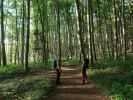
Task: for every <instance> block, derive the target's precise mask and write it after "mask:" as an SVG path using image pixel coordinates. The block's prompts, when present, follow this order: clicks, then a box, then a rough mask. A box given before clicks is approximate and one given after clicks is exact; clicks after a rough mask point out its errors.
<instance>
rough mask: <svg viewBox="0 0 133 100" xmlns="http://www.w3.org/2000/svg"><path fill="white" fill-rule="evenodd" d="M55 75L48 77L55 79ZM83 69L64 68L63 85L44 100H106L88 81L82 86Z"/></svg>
mask: <svg viewBox="0 0 133 100" xmlns="http://www.w3.org/2000/svg"><path fill="white" fill-rule="evenodd" d="M55 76H56V75H55V73H54V72H49V73H48V77H49V78H51V79H53V80H54V79H55ZM81 76H82V75H81V68H80V67H77V66H64V67H63V68H62V75H61V85H57V86H56V87H55V89H54V91H53V92H52V93H51V94H50V95H49V96H48V97H47V98H45V99H44V100H105V96H104V95H103V94H102V92H101V90H99V89H97V88H96V86H95V84H94V83H93V82H92V81H90V80H88V83H87V84H85V85H82V80H81Z"/></svg>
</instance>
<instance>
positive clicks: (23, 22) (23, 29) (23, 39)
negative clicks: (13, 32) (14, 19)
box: [21, 0, 25, 64]
mask: <svg viewBox="0 0 133 100" xmlns="http://www.w3.org/2000/svg"><path fill="white" fill-rule="evenodd" d="M22 13H23V18H22V34H21V43H22V48H21V64H24V41H25V37H24V34H25V2H24V0H23V11H22Z"/></svg>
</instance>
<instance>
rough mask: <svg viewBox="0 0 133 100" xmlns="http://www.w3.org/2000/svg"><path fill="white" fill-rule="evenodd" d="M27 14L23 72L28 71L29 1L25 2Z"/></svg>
mask: <svg viewBox="0 0 133 100" xmlns="http://www.w3.org/2000/svg"><path fill="white" fill-rule="evenodd" d="M27 12H28V19H27V35H26V51H25V71H26V72H28V71H29V67H28V61H29V60H28V57H29V56H28V55H29V38H30V0H27Z"/></svg>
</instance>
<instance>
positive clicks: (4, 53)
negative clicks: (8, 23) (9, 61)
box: [1, 0, 6, 66]
mask: <svg viewBox="0 0 133 100" xmlns="http://www.w3.org/2000/svg"><path fill="white" fill-rule="evenodd" d="M3 4H4V0H1V55H2V64H3V65H4V66H5V65H6V51H5V42H4V40H5V32H4V9H3V8H4V6H3Z"/></svg>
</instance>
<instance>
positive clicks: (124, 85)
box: [89, 58, 133, 100]
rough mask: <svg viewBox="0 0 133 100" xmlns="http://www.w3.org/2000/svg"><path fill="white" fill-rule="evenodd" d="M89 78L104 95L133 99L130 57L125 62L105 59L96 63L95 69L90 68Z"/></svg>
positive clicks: (127, 99)
mask: <svg viewBox="0 0 133 100" xmlns="http://www.w3.org/2000/svg"><path fill="white" fill-rule="evenodd" d="M98 65H99V66H98ZM89 72H90V71H89ZM90 78H91V79H92V80H93V81H94V82H95V83H96V85H97V87H98V88H101V89H102V90H103V91H104V94H105V95H107V96H108V97H110V98H111V97H114V98H115V99H113V100H133V61H132V58H128V60H126V61H125V62H123V61H122V60H115V61H114V60H108V59H106V60H105V61H103V63H99V64H97V66H96V69H94V70H93V71H92V70H91V72H90Z"/></svg>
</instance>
